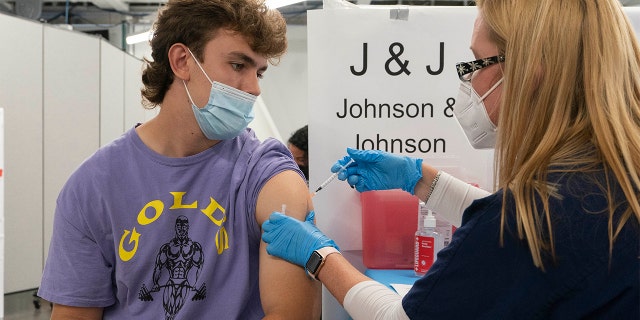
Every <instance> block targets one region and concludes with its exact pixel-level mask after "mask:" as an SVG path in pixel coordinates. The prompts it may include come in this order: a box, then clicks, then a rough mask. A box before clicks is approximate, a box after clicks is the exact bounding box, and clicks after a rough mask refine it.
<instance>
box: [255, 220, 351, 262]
mask: <svg viewBox="0 0 640 320" xmlns="http://www.w3.org/2000/svg"><path fill="white" fill-rule="evenodd" d="M315 216H316V214H315V212H313V211H311V212H309V214H308V215H307V218H306V219H305V221H300V220H298V219H295V218H291V217H289V216H286V215H284V214H282V213H280V212H273V213H272V214H271V215H270V216H269V219H268V220H267V221H265V222H264V223H263V224H262V230H263V233H262V241H264V242H266V243H267V253H269V254H270V255H272V256H276V257H279V258H282V259H284V260H287V261H289V262H291V263H294V264H297V265H299V266H301V267H304V266H305V265H306V264H307V260H309V257H311V253H313V251H315V250H318V249H320V248H324V247H334V248H336V249H338V245H336V243H335V242H334V241H333V240H331V239H329V238H328V237H327V236H326V235H324V233H322V231H320V230H319V229H318V228H317V227H316V225H315V224H314V223H313V220H314V218H315Z"/></svg>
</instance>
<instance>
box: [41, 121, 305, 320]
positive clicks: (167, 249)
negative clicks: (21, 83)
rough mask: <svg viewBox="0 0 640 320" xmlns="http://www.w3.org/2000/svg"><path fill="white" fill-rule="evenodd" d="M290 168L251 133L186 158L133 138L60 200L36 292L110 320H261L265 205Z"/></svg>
mask: <svg viewBox="0 0 640 320" xmlns="http://www.w3.org/2000/svg"><path fill="white" fill-rule="evenodd" d="M284 170H295V171H297V172H299V170H298V167H297V165H296V164H295V162H294V161H293V159H292V157H291V154H290V152H289V151H288V149H287V148H286V147H285V146H284V145H283V144H282V143H280V142H279V141H277V140H273V139H268V140H266V141H264V142H262V143H261V142H260V141H259V140H258V139H257V138H256V137H255V135H254V133H253V132H252V131H251V130H250V129H248V130H246V131H245V132H243V133H242V134H241V135H240V136H239V137H237V138H234V139H230V140H224V141H221V142H220V143H218V144H217V145H215V146H213V147H212V148H209V149H207V150H205V151H203V152H201V153H199V154H196V155H193V156H189V157H185V158H168V157H164V156H161V155H159V154H157V153H155V152H153V151H152V150H150V149H149V148H147V147H146V146H145V145H144V143H143V142H142V140H140V138H139V137H138V135H137V133H136V131H135V130H134V129H131V130H129V131H128V132H126V133H125V134H124V135H123V136H122V137H121V138H119V139H117V140H115V141H113V142H112V143H110V144H109V145H107V146H105V147H103V148H101V149H100V150H98V151H97V152H96V153H95V154H94V155H93V156H91V157H90V158H89V159H87V160H86V161H85V162H84V163H83V164H82V165H81V166H80V167H79V168H78V169H77V170H76V171H75V172H74V173H73V174H72V176H71V177H70V178H69V180H68V181H67V183H66V184H65V186H64V187H63V189H62V191H61V192H60V195H59V197H58V201H57V207H56V213H55V218H54V231H53V236H52V239H51V246H50V249H49V256H48V258H47V262H46V265H45V269H44V274H43V277H42V283H41V286H40V289H39V291H38V295H39V296H40V297H42V298H44V299H46V300H47V301H51V302H54V303H58V304H63V305H70V306H85V307H105V309H104V319H142V320H144V319H153V320H157V319H174V318H175V319H205V318H206V319H210V318H216V319H260V318H262V317H263V316H264V312H263V310H262V306H261V303H260V295H259V286H258V255H259V254H258V253H259V247H260V226H259V225H258V223H257V221H256V218H255V211H256V201H257V197H258V194H259V192H260V190H261V188H262V187H263V186H264V184H265V183H266V182H267V181H268V180H269V179H270V178H271V177H273V176H274V175H276V174H278V173H280V172H282V171H284ZM300 175H302V173H300Z"/></svg>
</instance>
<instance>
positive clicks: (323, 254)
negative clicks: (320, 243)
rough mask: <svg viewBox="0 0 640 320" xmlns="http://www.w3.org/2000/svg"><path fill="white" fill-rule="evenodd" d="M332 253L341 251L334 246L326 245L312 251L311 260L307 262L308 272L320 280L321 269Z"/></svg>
mask: <svg viewBox="0 0 640 320" xmlns="http://www.w3.org/2000/svg"><path fill="white" fill-rule="evenodd" d="M332 253H340V251H338V249H336V248H334V247H324V248H320V249H318V250H316V251H314V252H313V253H311V257H309V260H307V264H306V265H305V269H306V270H307V274H308V275H309V276H310V277H312V278H314V279H316V280H318V273H319V272H320V269H322V266H323V265H324V262H325V260H326V259H327V257H328V256H329V255H330V254H332Z"/></svg>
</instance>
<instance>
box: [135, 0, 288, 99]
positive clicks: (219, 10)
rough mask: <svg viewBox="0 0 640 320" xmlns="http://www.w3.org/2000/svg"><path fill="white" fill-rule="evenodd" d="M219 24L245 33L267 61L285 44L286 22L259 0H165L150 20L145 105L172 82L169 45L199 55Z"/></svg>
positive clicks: (276, 58) (276, 59)
mask: <svg viewBox="0 0 640 320" xmlns="http://www.w3.org/2000/svg"><path fill="white" fill-rule="evenodd" d="M221 28H225V29H229V30H232V31H235V32H238V33H239V34H241V35H242V36H244V37H245V38H246V39H247V41H248V43H249V46H250V47H251V49H252V50H253V51H255V52H256V53H258V54H260V55H262V56H264V57H266V58H267V59H268V60H269V62H270V63H271V64H277V63H278V62H279V58H280V57H281V56H282V55H283V54H284V53H285V51H286V50H287V38H286V31H287V25H286V22H285V20H284V18H283V17H282V15H281V14H280V12H278V11H277V10H270V9H268V8H267V7H266V6H265V4H264V0H169V1H168V2H167V4H166V5H165V6H164V7H162V8H161V9H160V10H159V12H158V19H157V20H156V22H155V23H154V28H153V29H154V30H153V34H154V36H153V39H152V40H151V42H150V44H151V52H152V53H151V58H152V59H151V60H150V59H144V62H145V68H144V70H143V72H142V83H143V85H144V87H143V88H142V90H141V93H142V98H143V99H142V103H143V105H144V107H145V108H148V109H153V108H155V107H156V106H158V105H160V104H161V103H162V101H163V100H164V96H165V94H166V92H167V90H168V88H169V85H171V83H172V82H173V79H174V75H173V72H172V71H171V66H170V65H169V60H168V53H169V48H171V46H172V45H174V44H176V43H183V44H185V45H186V46H187V47H189V48H190V49H191V51H192V52H193V54H194V55H195V56H196V57H197V58H198V59H199V60H202V58H203V57H202V56H203V54H202V52H203V49H204V47H205V45H206V44H207V43H208V42H209V40H211V39H213V37H215V35H216V32H217V31H218V30H219V29H221Z"/></svg>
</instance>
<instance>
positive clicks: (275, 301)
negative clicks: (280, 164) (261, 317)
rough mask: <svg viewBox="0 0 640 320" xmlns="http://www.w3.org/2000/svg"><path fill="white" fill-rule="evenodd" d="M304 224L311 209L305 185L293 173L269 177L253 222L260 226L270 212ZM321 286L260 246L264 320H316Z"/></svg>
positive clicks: (311, 205)
mask: <svg viewBox="0 0 640 320" xmlns="http://www.w3.org/2000/svg"><path fill="white" fill-rule="evenodd" d="M283 204H285V205H286V214H287V215H288V216H291V217H295V218H297V219H299V220H304V218H305V217H306V215H307V213H308V212H309V211H310V210H312V209H313V204H312V202H311V197H310V194H309V190H308V188H307V185H306V183H305V182H304V180H303V179H302V177H300V175H299V174H297V173H296V172H295V171H291V170H288V171H283V172H281V173H279V174H277V175H275V176H274V177H272V178H271V179H270V180H269V181H268V182H267V183H266V184H265V185H264V187H263V188H262V190H261V191H260V194H259V195H258V202H257V206H256V219H257V221H258V224H259V225H262V223H263V222H264V221H265V220H266V219H267V218H268V217H269V215H270V214H271V213H272V212H273V211H281V210H282V205H283ZM321 288H322V287H321V285H320V282H318V281H315V280H313V279H311V278H309V277H308V276H307V275H306V273H305V271H304V269H303V268H301V267H299V266H297V265H294V264H292V263H289V262H287V261H285V260H282V259H280V258H276V257H273V256H270V255H269V254H267V251H266V244H265V243H264V242H261V244H260V298H261V300H262V308H263V309H264V312H265V315H266V318H287V319H319V318H320V313H321V302H322V300H321Z"/></svg>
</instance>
